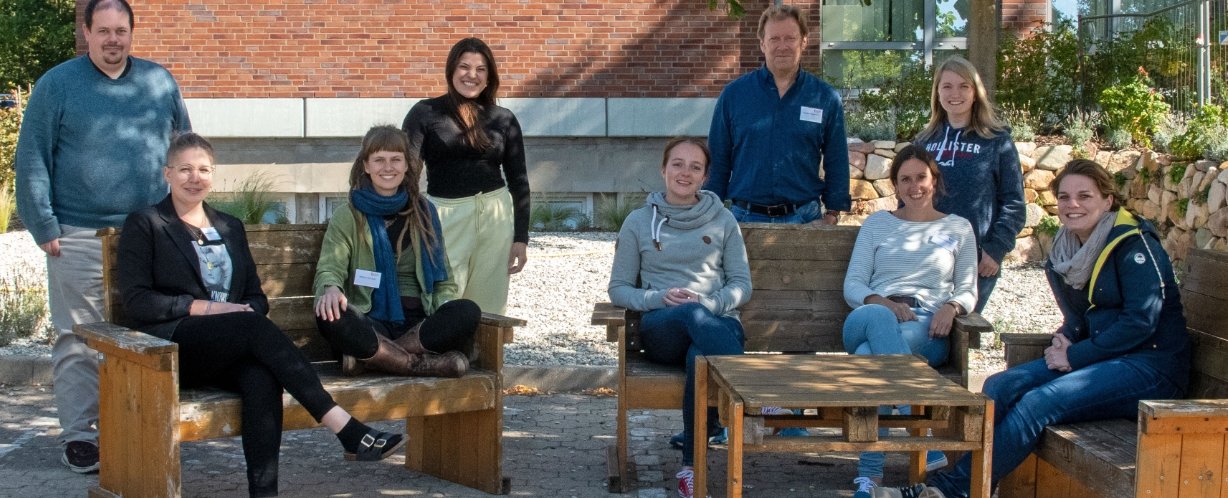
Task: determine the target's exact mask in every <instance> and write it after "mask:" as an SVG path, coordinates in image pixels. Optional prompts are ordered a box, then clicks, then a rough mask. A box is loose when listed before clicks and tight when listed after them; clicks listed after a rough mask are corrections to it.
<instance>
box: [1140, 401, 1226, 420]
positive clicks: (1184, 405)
mask: <svg viewBox="0 0 1228 498" xmlns="http://www.w3.org/2000/svg"><path fill="white" fill-rule="evenodd" d="M1138 411H1139V414H1140V415H1142V416H1145V417H1150V418H1160V417H1198V418H1216V417H1228V399H1145V400H1143V401H1139V402H1138Z"/></svg>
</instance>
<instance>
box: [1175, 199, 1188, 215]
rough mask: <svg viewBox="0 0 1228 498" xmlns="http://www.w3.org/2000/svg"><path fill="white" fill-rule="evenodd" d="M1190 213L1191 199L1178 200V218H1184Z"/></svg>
mask: <svg viewBox="0 0 1228 498" xmlns="http://www.w3.org/2000/svg"><path fill="white" fill-rule="evenodd" d="M1189 211H1190V200H1189V199H1178V200H1177V216H1179V217H1182V218H1184V217H1185V213H1188V212H1189Z"/></svg>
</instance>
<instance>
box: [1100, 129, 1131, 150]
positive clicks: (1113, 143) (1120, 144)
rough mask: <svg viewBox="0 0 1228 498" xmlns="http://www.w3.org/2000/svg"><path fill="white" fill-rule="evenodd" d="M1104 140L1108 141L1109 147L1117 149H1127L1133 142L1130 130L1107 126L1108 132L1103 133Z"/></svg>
mask: <svg viewBox="0 0 1228 498" xmlns="http://www.w3.org/2000/svg"><path fill="white" fill-rule="evenodd" d="M1104 141H1105V142H1108V144H1109V147H1110V148H1113V149H1117V150H1121V149H1128V148H1130V146H1131V145H1133V143H1134V141H1133V140H1132V139H1131V138H1130V132H1128V131H1126V130H1122V129H1116V128H1109V131H1108V133H1105V134H1104Z"/></svg>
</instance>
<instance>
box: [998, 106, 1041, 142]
mask: <svg viewBox="0 0 1228 498" xmlns="http://www.w3.org/2000/svg"><path fill="white" fill-rule="evenodd" d="M1004 115H1005V117H1006V122H1007V123H1010V126H1011V140H1014V141H1016V142H1031V141H1033V140H1036V127H1035V125H1034V120H1033V119H1032V116H1031V113H1029V112H1028V111H1026V110H1008V111H1006V112H1005V113H1004Z"/></svg>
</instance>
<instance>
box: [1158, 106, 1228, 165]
mask: <svg viewBox="0 0 1228 498" xmlns="http://www.w3.org/2000/svg"><path fill="white" fill-rule="evenodd" d="M1225 126H1228V112H1225V111H1224V108H1223V107H1220V106H1218V105H1215V104H1208V105H1204V106H1201V107H1199V108H1198V111H1197V112H1195V113H1194V118H1193V119H1190V120H1189V121H1188V122H1186V124H1185V132H1184V133H1181V134H1180V135H1178V136H1176V137H1174V138H1173V140H1172V143H1171V144H1170V146H1169V151H1170V152H1171V153H1172V154H1173V155H1174V156H1177V157H1179V158H1181V159H1198V158H1199V157H1202V156H1203V155H1206V154H1208V152H1209V149H1210V148H1211V145H1212V143H1213V142H1215V141H1216V140H1220V141H1221V142H1222V141H1223V128H1224V127H1225Z"/></svg>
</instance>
